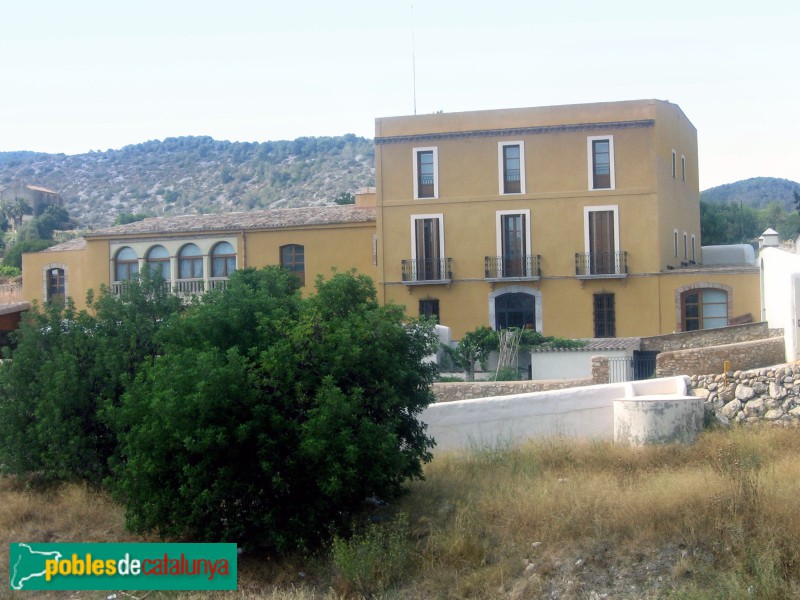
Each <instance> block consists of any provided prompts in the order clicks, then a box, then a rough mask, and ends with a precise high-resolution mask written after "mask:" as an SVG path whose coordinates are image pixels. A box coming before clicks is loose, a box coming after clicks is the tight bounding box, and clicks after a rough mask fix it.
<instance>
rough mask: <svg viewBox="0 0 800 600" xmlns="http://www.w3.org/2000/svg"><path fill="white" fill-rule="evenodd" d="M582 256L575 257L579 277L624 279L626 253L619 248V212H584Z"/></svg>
mask: <svg viewBox="0 0 800 600" xmlns="http://www.w3.org/2000/svg"><path fill="white" fill-rule="evenodd" d="M584 243H585V250H586V251H585V252H584V253H583V254H577V255H576V256H575V261H576V262H575V272H576V274H577V275H578V276H579V277H598V276H599V277H603V276H605V277H609V276H612V277H624V276H626V275H627V272H628V258H627V253H626V252H623V251H621V250H620V248H619V212H618V207H617V206H616V205H614V206H591V207H585V208H584Z"/></svg>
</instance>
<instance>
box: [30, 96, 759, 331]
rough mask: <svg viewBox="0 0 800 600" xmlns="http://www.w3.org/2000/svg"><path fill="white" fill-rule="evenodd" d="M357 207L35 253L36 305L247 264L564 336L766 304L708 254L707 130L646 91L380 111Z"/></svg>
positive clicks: (479, 321)
mask: <svg viewBox="0 0 800 600" xmlns="http://www.w3.org/2000/svg"><path fill="white" fill-rule="evenodd" d="M375 166H376V189H375V190H374V191H373V190H368V191H367V192H366V193H362V194H359V195H357V197H358V200H357V204H356V206H333V207H308V208H298V209H278V210H272V211H265V212H252V213H232V214H216V215H202V216H185V217H168V218H167V217H165V218H156V219H147V220H145V221H141V222H138V223H131V224H129V225H120V226H117V227H111V228H108V229H103V230H99V231H93V232H91V233H89V234H87V235H86V236H85V238H83V239H82V240H76V241H72V242H67V243H65V244H61V245H59V246H55V247H53V248H51V249H49V250H46V251H43V252H40V253H35V254H26V255H24V256H23V272H24V289H23V295H24V299H25V300H28V301H30V300H34V299H36V300H39V301H40V302H41V301H46V300H49V299H53V298H56V297H60V296H63V295H65V294H66V295H69V296H72V297H73V298H74V299H75V300H76V302H77V303H78V305H79V306H82V302H83V299H84V298H85V295H86V291H87V290H88V289H90V288H91V289H94V290H97V289H98V288H99V286H100V285H101V284H105V285H108V286H111V288H112V289H114V288H115V287H116V286H118V285H119V284H120V283H121V282H124V281H125V280H126V279H129V278H131V277H134V276H135V275H136V273H138V272H139V271H141V270H142V269H143V268H144V267H145V266H146V265H150V268H159V269H161V271H162V273H163V275H164V278H165V279H168V280H169V281H170V282H171V284H172V286H173V289H175V291H176V292H177V293H179V294H184V295H190V294H196V293H200V292H202V291H203V290H206V289H209V288H211V287H214V286H217V285H222V284H224V281H225V280H226V278H227V275H228V274H229V273H230V272H231V271H232V270H233V269H234V268H242V267H261V266H265V265H283V266H285V267H286V268H289V269H291V270H293V271H295V272H297V273H298V275H299V276H300V277H301V279H303V280H304V282H305V288H306V289H310V288H312V284H313V280H314V278H315V276H316V275H317V274H323V275H328V274H329V273H330V270H331V268H332V267H335V268H337V269H339V270H346V269H350V268H355V269H357V270H358V271H359V272H361V273H365V274H367V275H370V276H372V277H373V278H374V279H375V280H376V283H377V286H378V290H379V294H380V297H381V300H382V301H386V302H389V301H391V302H396V303H399V304H403V305H405V306H406V307H407V312H408V313H409V314H411V315H415V314H417V313H419V314H427V315H436V316H437V317H438V318H439V320H440V322H441V323H442V324H443V325H447V326H449V327H451V328H452V333H453V337H454V338H455V339H459V338H460V337H461V336H462V335H463V334H464V332H466V331H468V330H471V329H474V328H475V327H477V326H480V325H489V326H491V327H494V328H503V327H507V326H522V327H525V326H528V327H535V328H536V329H537V330H539V331H541V332H542V333H544V334H545V335H556V336H562V337H615V336H620V337H632V336H650V335H657V334H661V333H671V332H673V331H682V330H690V329H700V328H710V327H718V326H724V325H727V324H730V323H733V322H741V321H747V320H748V318H749V317H748V315H758V314H760V296H759V276H758V270H757V268H756V267H755V266H754V265H753V264H743V265H736V264H726V265H725V266H721V267H720V266H714V267H710V266H709V265H703V264H702V262H703V261H702V256H701V245H700V244H701V240H700V211H699V197H700V194H699V187H698V185H699V184H698V157H697V133H696V130H695V128H694V126H693V125H692V124H691V123H690V122H689V120H688V119H687V118H686V116H685V115H684V114H683V112H682V111H681V110H680V108H679V107H678V106H676V105H674V104H670V103H669V102H663V101H658V100H643V101H629V102H610V103H600V104H585V105H574V106H556V107H544V108H524V109H507V110H492V111H478V112H466V113H450V114H443V113H442V114H433V115H420V116H406V117H390V118H379V119H377V120H376V124H375Z"/></svg>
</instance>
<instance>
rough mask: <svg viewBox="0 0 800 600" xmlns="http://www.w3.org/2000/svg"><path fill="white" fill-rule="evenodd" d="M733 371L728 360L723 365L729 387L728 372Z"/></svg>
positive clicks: (726, 383)
mask: <svg viewBox="0 0 800 600" xmlns="http://www.w3.org/2000/svg"><path fill="white" fill-rule="evenodd" d="M730 370H731V361H729V360H726V361H725V362H724V363H722V371H723V373H725V385H728V371H730Z"/></svg>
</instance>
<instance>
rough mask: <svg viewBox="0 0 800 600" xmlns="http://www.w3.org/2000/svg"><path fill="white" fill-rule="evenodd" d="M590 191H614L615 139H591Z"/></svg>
mask: <svg viewBox="0 0 800 600" xmlns="http://www.w3.org/2000/svg"><path fill="white" fill-rule="evenodd" d="M587 141H588V151H589V189H590V190H613V189H614V187H615V181H614V138H613V137H612V136H605V137H589V138H588V140H587Z"/></svg>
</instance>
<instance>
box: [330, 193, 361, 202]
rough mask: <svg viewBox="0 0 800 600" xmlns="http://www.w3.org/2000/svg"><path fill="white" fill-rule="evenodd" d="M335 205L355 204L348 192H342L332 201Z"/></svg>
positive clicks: (354, 199)
mask: <svg viewBox="0 0 800 600" xmlns="http://www.w3.org/2000/svg"><path fill="white" fill-rule="evenodd" d="M333 201H334V202H336V204H355V203H356V197H355V196H354V195H353V194H351V193H350V192H342V193H341V194H339V195H338V196H336V198H335V199H334V200H333Z"/></svg>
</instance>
